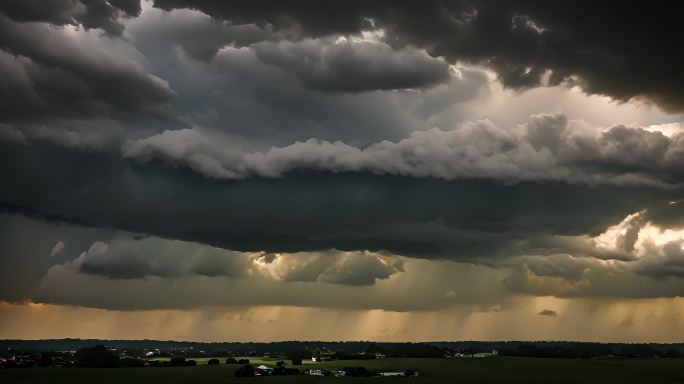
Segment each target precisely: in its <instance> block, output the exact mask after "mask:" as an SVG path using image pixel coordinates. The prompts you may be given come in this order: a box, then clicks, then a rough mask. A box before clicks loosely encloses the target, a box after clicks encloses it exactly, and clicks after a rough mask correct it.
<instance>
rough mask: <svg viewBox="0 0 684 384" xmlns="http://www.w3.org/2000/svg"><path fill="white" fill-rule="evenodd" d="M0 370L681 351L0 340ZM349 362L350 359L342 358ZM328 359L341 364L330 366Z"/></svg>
mask: <svg viewBox="0 0 684 384" xmlns="http://www.w3.org/2000/svg"><path fill="white" fill-rule="evenodd" d="M0 348H1V350H0V368H2V369H12V368H16V369H19V368H36V367H62V368H69V367H89V368H92V367H95V368H117V367H122V368H123V367H140V368H144V367H152V368H159V367H179V366H197V365H218V364H229V365H233V366H236V369H235V370H234V375H235V376H237V377H251V376H267V375H311V376H334V377H342V376H354V377H368V376H384V377H389V376H419V375H420V374H421V372H420V370H419V369H417V367H413V366H405V367H401V368H402V369H399V370H397V369H395V370H392V371H383V370H373V369H369V368H366V365H368V364H363V362H369V361H371V360H378V359H392V358H414V359H415V358H432V359H434V358H442V359H454V358H456V359H469V358H475V359H477V358H497V357H499V356H519V357H544V358H579V359H625V358H676V357H682V356H684V344H601V343H580V342H515V341H513V342H476V341H472V342H432V343H380V342H294V341H292V342H274V343H195V342H176V341H154V340H79V339H61V340H1V341H0ZM345 361H348V362H349V363H350V364H348V365H347V364H344V362H345ZM327 362H342V363H341V364H338V365H335V366H334V367H330V366H327V365H326V364H325V363H327Z"/></svg>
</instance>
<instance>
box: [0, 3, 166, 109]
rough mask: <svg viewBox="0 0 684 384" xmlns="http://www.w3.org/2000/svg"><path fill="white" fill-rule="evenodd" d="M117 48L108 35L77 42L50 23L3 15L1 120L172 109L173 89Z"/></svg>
mask: <svg viewBox="0 0 684 384" xmlns="http://www.w3.org/2000/svg"><path fill="white" fill-rule="evenodd" d="M99 44H101V45H99ZM107 48H109V49H107ZM116 48H117V46H116V42H115V41H112V40H109V39H107V38H103V40H93V39H88V38H86V37H82V38H81V40H80V41H79V39H78V38H76V37H75V36H69V35H68V34H67V33H66V32H65V31H61V30H56V29H55V28H54V27H50V26H48V25H46V24H40V23H17V22H15V21H13V20H11V19H9V18H7V17H5V16H3V15H2V14H0V71H1V73H3V80H2V81H1V82H0V97H1V98H2V99H3V103H2V105H1V106H0V116H1V117H0V119H2V120H5V121H22V122H26V121H45V120H46V119H48V118H51V117H79V116H85V117H95V116H102V115H103V116H112V115H116V114H122V113H128V114H130V113H149V114H154V115H157V116H164V115H168V114H170V112H169V111H168V110H167V109H166V107H167V103H168V102H169V101H170V99H171V98H172V97H173V95H174V92H173V90H171V88H169V86H168V84H167V83H166V82H165V81H164V80H162V79H160V78H158V77H156V76H153V75H151V74H149V73H147V72H146V71H145V68H144V67H143V66H142V65H140V64H139V63H138V62H136V61H135V60H133V59H131V58H128V57H126V55H125V54H124V53H123V52H121V51H118V50H117V49H116Z"/></svg>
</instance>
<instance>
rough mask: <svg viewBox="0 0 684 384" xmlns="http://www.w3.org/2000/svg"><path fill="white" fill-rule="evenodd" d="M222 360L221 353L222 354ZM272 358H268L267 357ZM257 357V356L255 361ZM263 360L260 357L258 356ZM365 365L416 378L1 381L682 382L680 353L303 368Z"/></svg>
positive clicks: (53, 375)
mask: <svg viewBox="0 0 684 384" xmlns="http://www.w3.org/2000/svg"><path fill="white" fill-rule="evenodd" d="M222 360H223V359H222ZM268 360H270V361H266V362H267V363H268V362H271V363H272V362H273V361H272V360H271V359H268ZM254 362H255V363H256V361H254ZM259 363H261V362H259ZM359 365H363V366H365V367H367V368H368V369H371V370H375V371H380V370H387V371H396V370H404V369H406V368H412V369H416V370H418V371H420V373H421V375H422V376H421V377H416V378H332V377H310V376H280V377H275V376H273V377H255V378H235V377H233V372H234V371H235V369H237V366H230V365H226V364H221V365H215V366H210V365H199V366H197V367H178V368H172V367H168V368H113V369H96V368H29V369H5V370H0V383H3V384H13V383H51V384H52V383H55V384H58V383H68V384H78V383H91V384H109V383H112V384H114V383H145V384H151V383H203V384H212V383H228V384H230V383H258V382H264V383H312V384H313V383H330V382H332V383H350V384H352V383H369V382H372V383H376V382H382V381H387V382H396V381H404V380H410V381H411V382H415V383H450V382H454V383H540V384H541V383H568V384H569V383H601V384H610V383H616V384H617V383H619V384H628V383H684V359H625V360H572V359H533V358H514V357H496V358H484V359H378V360H361V361H349V360H347V361H332V362H324V363H318V364H306V365H304V366H300V368H302V369H309V368H312V367H321V368H328V369H335V368H341V367H343V366H359Z"/></svg>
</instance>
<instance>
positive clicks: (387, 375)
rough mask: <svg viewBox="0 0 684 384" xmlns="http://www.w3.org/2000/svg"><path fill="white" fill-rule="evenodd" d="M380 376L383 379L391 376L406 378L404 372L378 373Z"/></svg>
mask: <svg viewBox="0 0 684 384" xmlns="http://www.w3.org/2000/svg"><path fill="white" fill-rule="evenodd" d="M380 376H383V377H393V376H406V375H405V374H404V372H380Z"/></svg>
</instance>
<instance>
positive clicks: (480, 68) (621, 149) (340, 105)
mask: <svg viewBox="0 0 684 384" xmlns="http://www.w3.org/2000/svg"><path fill="white" fill-rule="evenodd" d="M678 8H679V6H678V5H676V4H674V3H672V4H670V3H668V4H660V5H658V6H652V7H643V6H639V5H637V4H626V3H624V2H620V3H617V2H613V1H607V2H602V3H601V4H598V5H597V4H592V5H591V6H589V4H584V3H556V2H554V3H553V4H549V3H546V2H538V1H507V2H501V3H499V2H488V1H450V2H442V1H431V0H430V1H421V2H403V1H384V0H382V1H373V2H361V1H353V0H352V1H345V2H311V1H297V0H295V1H266V0H259V1H229V2H227V1H225V2H219V1H203V0H200V1H185V0H154V1H153V0H142V1H138V0H110V1H104V0H102V1H100V0H88V1H86V0H49V1H18V0H17V1H14V0H10V1H4V2H1V4H0V99H1V100H2V103H0V337H13V336H12V334H11V333H13V332H14V333H16V334H17V335H21V336H17V337H49V336H50V335H55V336H63V337H67V336H69V335H67V334H64V332H73V333H75V335H76V334H78V335H88V336H90V337H97V335H98V333H97V332H105V331H103V330H102V329H100V330H97V329H95V330H93V329H91V328H88V326H87V324H88V323H92V322H93V321H92V319H94V318H96V319H102V321H103V323H107V324H110V325H111V328H107V329H109V331H107V332H110V331H111V334H110V333H107V336H108V337H117V338H132V337H138V336H137V335H143V336H142V337H148V334H146V333H145V332H147V333H150V334H153V335H159V337H162V338H178V337H181V338H182V337H185V335H189V336H188V337H195V336H196V337H198V338H202V339H211V338H212V337H211V335H212V334H218V333H220V331H218V330H220V329H240V330H244V331H245V332H246V333H244V334H239V335H238V333H239V332H237V331H236V332H237V333H235V334H230V335H224V337H228V338H231V337H232V338H240V339H241V340H242V339H244V338H249V337H252V336H253V337H257V336H254V335H256V333H254V330H255V329H258V328H259V324H268V326H267V327H260V328H268V330H269V331H268V332H269V333H267V334H259V335H258V337H259V338H260V340H261V339H262V338H266V339H269V340H272V339H287V338H289V337H290V333H289V330H290V329H292V330H293V332H295V331H296V332H302V330H303V329H304V328H302V327H303V326H302V324H314V325H315V327H314V326H312V329H311V330H310V331H311V332H312V333H311V334H312V335H321V334H325V332H328V333H330V332H332V331H335V329H333V327H337V328H339V330H340V332H339V334H340V335H341V336H340V337H341V338H355V339H360V338H367V339H369V340H370V339H388V340H418V339H421V338H423V339H424V338H434V339H442V340H446V339H450V338H463V339H477V338H481V339H491V338H500V339H506V338H512V337H514V336H511V335H519V336H520V337H521V338H527V339H536V340H539V339H569V338H574V339H582V340H629V341H650V340H656V339H657V340H661V341H663V340H664V341H675V340H674V339H673V338H672V337H671V336H669V335H675V334H676V335H679V334H684V332H682V331H684V323H683V322H682V317H681V315H680V314H679V310H678V309H676V308H679V307H681V299H680V298H681V296H683V295H684V204H683V203H682V202H683V201H684V130H683V129H682V128H683V127H684V125H683V124H684V114H683V113H684V93H683V92H682V89H684V77H683V76H682V74H681V69H680V68H679V67H680V66H681V65H680V63H681V57H680V56H681V53H680V52H679V51H680V50H678V49H677V47H679V46H681V45H682V44H681V43H682V41H684V38H683V37H684V36H683V35H682V33H683V32H682V29H681V27H680V24H681V23H680V21H679V19H678V18H679V17H680V15H681V12H680V10H679V9H678ZM578 20H581V22H578ZM41 313H49V314H52V315H54V316H55V319H57V318H58V319H61V320H59V321H61V324H62V325H60V326H59V330H57V329H52V330H50V329H48V328H50V327H49V326H43V327H38V328H36V327H34V328H36V329H34V330H31V329H30V328H26V327H24V326H23V324H34V323H36V322H37V321H38V320H37V319H38V317H40V316H42V315H41ZM79 316H80V319H81V320H78V319H76V320H74V318H75V317H79ZM8 319H9V320H8ZM169 319H171V320H169ZM320 319H324V320H323V321H321V320H320ZM175 320H178V322H174V321H175ZM59 321H57V320H56V322H55V324H57V323H58V322H59ZM252 321H253V322H252ZM416 322H419V323H420V324H425V326H422V325H421V326H419V327H412V328H411V329H407V328H406V326H405V325H406V324H417V323H416ZM95 323H97V321H95ZM170 323H174V324H176V325H174V326H173V327H167V329H169V333H168V334H167V333H163V332H162V333H157V330H155V329H157V328H159V329H161V328H164V327H163V326H160V325H159V324H167V325H168V324H170ZM181 323H182V324H181ZM390 323H391V324H392V325H390ZM73 324H81V325H82V327H81V328H79V329H84V331H83V332H80V331H77V330H76V329H77V328H78V327H76V326H75V325H73ZM136 324H137V325H136ZM141 324H156V325H157V326H155V327H151V326H150V327H148V326H147V325H145V326H143V325H141ZM255 324H257V325H255ZM340 324H345V326H344V327H342V326H341V325H340ZM378 324H381V325H382V324H385V325H384V326H382V327H379V326H377V325H378ZM578 324H582V326H581V327H578V326H577V325H578ZM516 325H520V326H519V327H518V326H516ZM528 325H533V326H528ZM347 326H348V328H347ZM57 327H58V326H57V325H55V328H57ZM136 327H137V328H136ZM313 328H315V329H313ZM511 328H515V331H510V332H511V333H509V334H506V333H505V332H508V331H506V330H507V329H508V330H510V329H511ZM189 329H190V330H203V331H201V332H200V331H188V330H189ZM114 330H115V331H114ZM50 332H53V333H50ZM250 332H251V333H250ZM296 332H295V333H293V334H298V333H296ZM354 332H357V333H356V334H355V333H354ZM46 335H47V336H46ZM99 335H105V334H104V333H99ZM249 335H252V336H249ZM149 337H150V338H152V337H154V336H149ZM292 337H295V336H292ZM217 338H218V337H217Z"/></svg>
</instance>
